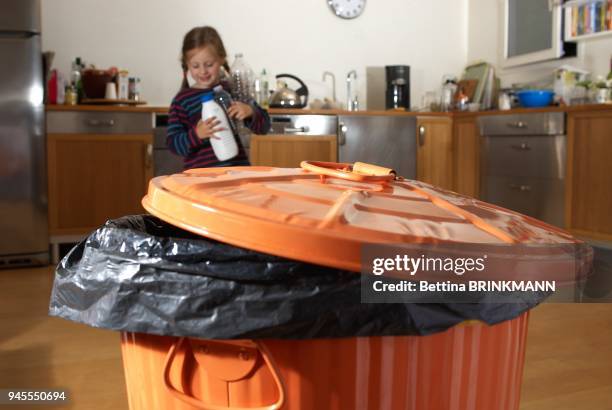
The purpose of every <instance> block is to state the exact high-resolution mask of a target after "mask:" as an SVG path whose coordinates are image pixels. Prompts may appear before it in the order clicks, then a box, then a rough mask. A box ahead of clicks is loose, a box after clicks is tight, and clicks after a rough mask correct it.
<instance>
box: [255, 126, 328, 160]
mask: <svg viewBox="0 0 612 410" xmlns="http://www.w3.org/2000/svg"><path fill="white" fill-rule="evenodd" d="M250 147H251V149H250V159H251V164H252V165H265V166H272V167H284V168H295V167H299V166H300V162H302V161H305V160H310V161H329V162H337V161H338V148H337V147H338V143H337V138H336V136H335V135H295V134H268V135H252V136H251V145H250Z"/></svg>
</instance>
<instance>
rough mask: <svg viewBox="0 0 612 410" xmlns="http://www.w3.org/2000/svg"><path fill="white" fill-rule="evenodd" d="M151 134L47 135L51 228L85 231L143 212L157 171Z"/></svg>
mask: <svg viewBox="0 0 612 410" xmlns="http://www.w3.org/2000/svg"><path fill="white" fill-rule="evenodd" d="M151 144H152V136H151V135H146V134H143V135H87V134H49V135H48V137H47V152H48V169H49V176H48V177H49V188H48V191H49V230H50V234H51V235H75V234H85V233H88V232H90V231H92V230H93V229H95V228H97V227H99V226H100V225H101V224H103V223H104V222H105V221H106V220H107V219H112V218H118V217H121V216H124V215H132V214H139V213H143V212H144V209H143V208H142V206H141V205H140V201H141V199H142V197H143V196H144V195H145V193H146V189H147V183H148V181H149V179H151V177H152V176H153V165H152V145H151Z"/></svg>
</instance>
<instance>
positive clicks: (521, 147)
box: [512, 142, 531, 151]
mask: <svg viewBox="0 0 612 410" xmlns="http://www.w3.org/2000/svg"><path fill="white" fill-rule="evenodd" d="M512 148H514V149H517V150H519V151H529V150H531V147H530V146H529V144H528V143H526V142H521V143H520V144H515V145H512Z"/></svg>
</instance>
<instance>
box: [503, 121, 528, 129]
mask: <svg viewBox="0 0 612 410" xmlns="http://www.w3.org/2000/svg"><path fill="white" fill-rule="evenodd" d="M506 125H507V126H508V127H510V128H521V129H522V128H528V125H527V123H526V122H524V121H515V122H509V123H507V124H506Z"/></svg>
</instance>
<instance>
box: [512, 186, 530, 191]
mask: <svg viewBox="0 0 612 410" xmlns="http://www.w3.org/2000/svg"><path fill="white" fill-rule="evenodd" d="M510 189H514V190H515V191H521V192H531V185H518V184H510Z"/></svg>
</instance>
